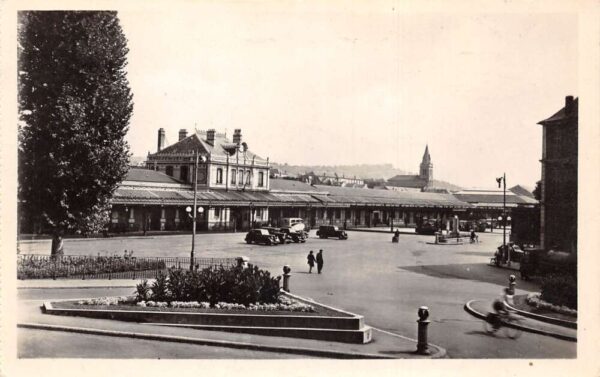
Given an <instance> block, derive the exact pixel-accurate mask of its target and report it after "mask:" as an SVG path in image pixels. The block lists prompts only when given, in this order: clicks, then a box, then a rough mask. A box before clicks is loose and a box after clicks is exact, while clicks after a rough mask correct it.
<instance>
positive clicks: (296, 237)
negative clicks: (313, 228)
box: [280, 228, 308, 243]
mask: <svg viewBox="0 0 600 377" xmlns="http://www.w3.org/2000/svg"><path fill="white" fill-rule="evenodd" d="M280 232H281V233H284V234H285V235H286V237H287V239H288V240H290V241H292V242H295V243H304V242H306V239H307V238H308V237H307V233H306V232H304V231H294V230H293V228H281V229H280Z"/></svg>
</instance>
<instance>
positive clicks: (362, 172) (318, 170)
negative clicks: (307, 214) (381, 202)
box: [271, 162, 461, 191]
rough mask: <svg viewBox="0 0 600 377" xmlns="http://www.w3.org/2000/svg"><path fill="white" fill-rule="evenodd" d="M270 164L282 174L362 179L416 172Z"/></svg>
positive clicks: (386, 167)
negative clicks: (311, 173) (313, 174)
mask: <svg viewBox="0 0 600 377" xmlns="http://www.w3.org/2000/svg"><path fill="white" fill-rule="evenodd" d="M271 165H272V166H273V167H274V168H276V169H279V170H280V171H281V172H282V173H283V174H288V175H293V176H294V175H298V174H305V173H309V172H311V171H312V172H314V173H315V174H317V175H323V174H325V175H328V176H333V175H335V174H336V173H337V175H338V176H340V177H341V176H344V177H356V178H362V179H384V180H387V179H389V178H391V177H393V176H395V175H406V174H409V175H410V174H417V173H414V172H406V171H404V170H400V169H396V168H394V167H393V166H392V164H372V165H369V164H361V165H333V166H331V165H288V164H278V163H275V162H273V163H271ZM434 187H437V188H445V189H447V190H449V191H458V190H461V187H459V186H456V185H453V184H452V183H449V182H445V181H438V180H437V179H435V180H434Z"/></svg>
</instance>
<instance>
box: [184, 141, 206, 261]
mask: <svg viewBox="0 0 600 377" xmlns="http://www.w3.org/2000/svg"><path fill="white" fill-rule="evenodd" d="M199 160H200V156H199V154H198V151H195V152H194V208H191V207H190V206H187V207H186V209H185V211H186V212H187V213H188V216H190V217H191V218H192V251H191V253H190V271H193V270H194V248H195V246H196V213H197V212H199V213H203V212H204V208H203V207H198V195H197V194H198V163H199ZM203 161H204V158H203ZM197 207H198V208H197ZM190 212H191V213H190Z"/></svg>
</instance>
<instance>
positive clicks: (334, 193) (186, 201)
mask: <svg viewBox="0 0 600 377" xmlns="http://www.w3.org/2000/svg"><path fill="white" fill-rule="evenodd" d="M178 136H179V137H178V141H177V142H176V143H174V144H172V145H170V146H165V145H164V144H165V131H164V130H163V129H160V130H159V131H158V142H157V151H156V153H153V154H149V155H148V156H147V160H146V167H145V168H131V169H130V170H129V172H128V174H127V177H126V179H125V180H124V181H123V182H122V183H121V184H120V186H119V187H118V188H117V190H116V192H115V194H114V197H113V199H112V202H111V203H112V210H111V211H112V212H111V223H110V231H111V232H135V231H144V230H148V231H179V230H181V231H184V230H191V227H192V217H191V215H190V214H189V212H188V211H186V209H188V207H191V206H192V205H193V203H194V180H195V181H196V194H195V196H196V201H197V205H198V209H199V213H198V217H197V227H198V229H199V230H215V231H219V230H229V231H238V230H239V231H243V230H247V229H249V228H251V227H253V226H257V225H266V224H270V225H275V226H276V225H279V222H280V220H281V219H282V218H285V217H301V218H303V219H304V220H305V222H306V223H307V224H308V225H309V226H311V227H316V226H319V225H325V224H327V225H338V226H340V227H345V228H353V227H375V226H387V227H414V226H415V225H416V223H417V222H418V221H419V219H423V218H427V219H436V220H439V221H440V222H441V223H442V224H445V223H446V221H447V219H449V218H450V217H454V216H455V215H458V216H459V217H460V218H461V219H463V218H467V217H474V216H481V215H483V214H482V213H481V211H483V210H485V211H487V212H485V215H486V216H487V215H488V213H489V214H494V215H496V212H498V211H501V210H502V209H501V208H500V209H498V207H497V201H492V202H493V204H491V205H489V206H484V205H483V204H485V203H486V202H485V200H484V201H482V200H481V198H484V199H485V198H487V199H489V195H487V194H486V193H484V194H481V193H464V192H463V193H459V194H451V193H440V192H423V191H418V190H406V191H397V190H375V189H367V188H355V187H340V186H329V185H319V184H310V183H307V182H302V181H297V180H289V179H278V178H271V177H270V175H269V169H270V164H269V160H268V159H264V158H262V157H260V156H259V155H258V154H256V153H254V152H252V151H250V149H249V147H248V144H247V143H246V142H245V141H243V140H242V133H241V130H240V129H236V130H235V131H234V134H233V137H232V139H231V140H230V139H228V138H227V136H226V135H225V134H220V133H217V132H216V131H215V130H207V131H196V132H194V133H193V134H191V135H189V136H188V134H187V131H186V130H180V131H179V135H178ZM426 154H427V155H428V153H427V151H426ZM196 160H197V161H198V162H196ZM427 168H429V166H427ZM426 173H429V170H427V171H425V172H423V174H426ZM511 194H512V193H511ZM478 195H479V197H480V199H477V196H478ZM513 197H514V201H515V203H514V204H515V206H516V205H517V202H518V203H521V204H524V203H525V202H526V201H525V200H524V199H523V198H522V196H519V195H516V194H513V195H511V198H513ZM494 199H496V197H494ZM488 204H489V203H488ZM529 204H532V205H535V203H529Z"/></svg>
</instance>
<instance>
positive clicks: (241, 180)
mask: <svg viewBox="0 0 600 377" xmlns="http://www.w3.org/2000/svg"><path fill="white" fill-rule="evenodd" d="M238 183H239V184H240V185H241V184H244V171H243V170H238Z"/></svg>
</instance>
